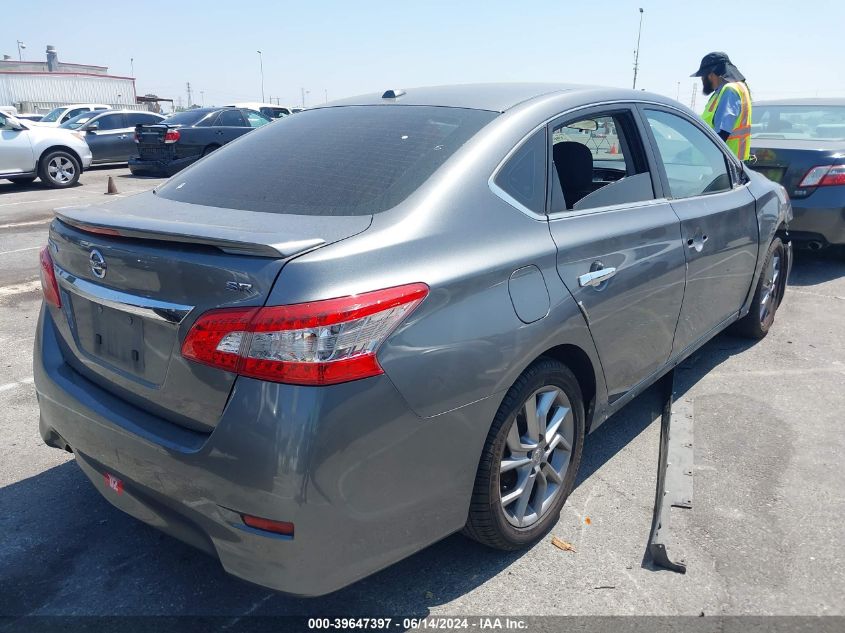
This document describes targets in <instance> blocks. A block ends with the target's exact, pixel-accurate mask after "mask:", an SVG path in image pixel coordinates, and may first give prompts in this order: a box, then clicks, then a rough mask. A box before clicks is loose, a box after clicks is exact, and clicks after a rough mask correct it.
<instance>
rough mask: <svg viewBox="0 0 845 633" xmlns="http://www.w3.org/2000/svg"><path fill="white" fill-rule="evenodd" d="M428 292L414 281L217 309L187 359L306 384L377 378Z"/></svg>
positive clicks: (194, 335) (186, 351)
mask: <svg viewBox="0 0 845 633" xmlns="http://www.w3.org/2000/svg"><path fill="white" fill-rule="evenodd" d="M427 295H428V286H426V285H425V284H409V285H407V286H398V287H396V288H387V289H385V290H377V291H375V292H368V293H364V294H360V295H354V296H351V297H342V298H340V299H329V300H327V301H313V302H310V303H301V304H297V305H290V306H274V307H266V308H240V309H233V310H212V311H210V312H206V313H205V314H203V315H202V316H201V317H200V318H199V319H197V321H196V323H195V324H194V326H193V327H192V328H191V331H190V332H188V336H187V337H186V338H185V342H184V343H183V345H182V355H183V356H184V357H185V358H188V359H191V360H194V361H196V362H199V363H204V364H206V365H211V366H212V367H219V368H220V369H225V370H226V371H232V372H236V373H239V374H241V375H244V376H250V377H252V378H260V379H262V380H271V381H273V382H283V383H290V384H299V385H331V384H337V383H341V382H348V381H350V380H358V379H360V378H367V377H369V376H376V375H378V374H381V373H382V368H381V366H380V365H379V363H378V360H377V359H376V352H377V351H378V348H379V346H380V345H381V344H382V343H383V342H384V340H385V339H386V338H387V337H388V336H389V335H390V334H391V332H393V330H395V329H396V327H397V326H398V325H399V323H401V322H402V320H403V319H405V318H406V317H407V316H408V315H409V314H410V313H411V311H412V310H413V309H414V308H416V307H417V306H418V305H419V304H420V302H421V301H422V300H423V299H425V297H426V296H427Z"/></svg>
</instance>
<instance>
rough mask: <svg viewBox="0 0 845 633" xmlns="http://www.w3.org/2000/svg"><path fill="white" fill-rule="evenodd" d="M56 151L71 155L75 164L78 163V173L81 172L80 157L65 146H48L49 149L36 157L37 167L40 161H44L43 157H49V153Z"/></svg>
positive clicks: (39, 165)
mask: <svg viewBox="0 0 845 633" xmlns="http://www.w3.org/2000/svg"><path fill="white" fill-rule="evenodd" d="M56 151H62V152H67V153H68V154H70V155H72V156H73V157H74V158H75V159H76V162H77V163H79V171H80V173H81V172H82V157H81V156H80V155H79V154H78V153H77V152H76V150H74V149H73V148H71V147H68V146H67V145H50V147H47V148H46V149H44V150H43V151H42V152H41V153H40V154H39V155H38V167H39V168H40V167H41V161H42V160H44V157H45V156H49V154H50V152H56Z"/></svg>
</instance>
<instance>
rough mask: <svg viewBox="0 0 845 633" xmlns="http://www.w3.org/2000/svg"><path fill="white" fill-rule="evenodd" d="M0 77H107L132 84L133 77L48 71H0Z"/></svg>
mask: <svg viewBox="0 0 845 633" xmlns="http://www.w3.org/2000/svg"><path fill="white" fill-rule="evenodd" d="M97 68H106V66H97ZM0 75H51V76H57V75H58V76H64V77H67V76H79V75H82V76H84V77H107V78H109V79H131V80H132V82H133V83H134V81H135V77H125V76H123V75H105V74H103V73H83V72H62V71H58V72H50V71H48V70H0Z"/></svg>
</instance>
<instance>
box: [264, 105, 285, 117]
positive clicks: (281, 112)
mask: <svg viewBox="0 0 845 633" xmlns="http://www.w3.org/2000/svg"><path fill="white" fill-rule="evenodd" d="M260 112H261V114H263V115H264V116H266V117H268V118H271V119H281V118H282V117H283V116H287V115H288V114H289V112H288V111H287V110H286V109H285V108H267V107H263V108H261V109H260Z"/></svg>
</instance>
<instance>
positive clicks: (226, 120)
mask: <svg viewBox="0 0 845 633" xmlns="http://www.w3.org/2000/svg"><path fill="white" fill-rule="evenodd" d="M212 127H213V128H214V139H215V142H216V143H217V144H219V145H223V144H225V143H228V142H229V141H233V140H235V139H236V138H238V137H239V136H240V135H241V134H245V133H246V132H249V131H250V130H251V129H252V128H250V127H249V124H248V123H247V122H246V119H245V118H244V115H243V114H242V113H241V111H240V110H238V109H236V108H232V109H230V110H223V111H221V112H220V114H218V115H217V120H216V121H215V122H214V125H213V126H212Z"/></svg>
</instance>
